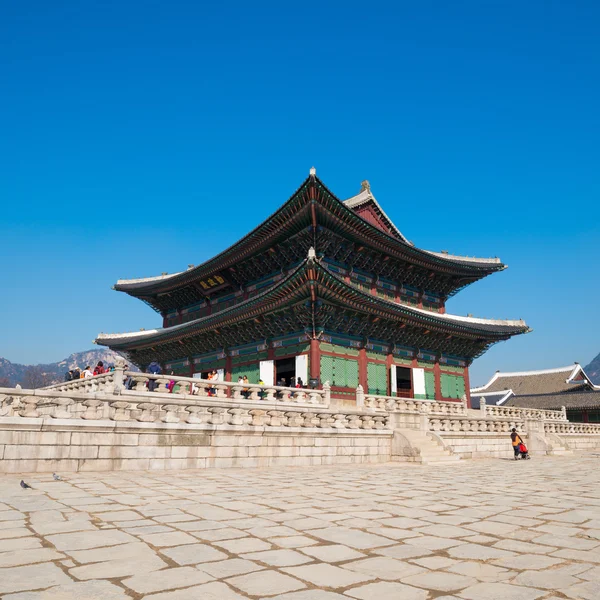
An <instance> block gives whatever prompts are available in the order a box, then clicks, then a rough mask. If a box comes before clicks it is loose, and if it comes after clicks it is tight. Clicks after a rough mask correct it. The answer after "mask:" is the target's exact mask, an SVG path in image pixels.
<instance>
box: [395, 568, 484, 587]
mask: <svg viewBox="0 0 600 600" xmlns="http://www.w3.org/2000/svg"><path fill="white" fill-rule="evenodd" d="M402 583H406V584H408V585H412V586H415V587H421V588H425V589H428V590H437V591H440V592H454V591H457V590H462V589H464V588H466V587H469V586H471V585H474V584H476V583H477V580H476V579H473V577H466V576H465V575H457V574H455V573H443V572H441V571H433V572H428V573H420V574H418V575H411V576H409V577H403V578H402Z"/></svg>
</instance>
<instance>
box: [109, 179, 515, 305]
mask: <svg viewBox="0 0 600 600" xmlns="http://www.w3.org/2000/svg"><path fill="white" fill-rule="evenodd" d="M311 182H314V183H318V184H319V185H320V186H322V188H323V189H324V190H325V191H326V192H327V194H329V195H330V196H331V197H332V198H333V199H334V200H336V201H337V202H339V205H340V206H342V207H343V208H344V209H346V210H347V211H348V212H349V213H350V214H351V215H352V216H353V218H355V219H359V220H360V222H361V224H362V225H363V226H364V227H366V228H367V229H368V230H369V233H370V235H375V236H385V237H384V238H383V239H385V241H386V244H388V247H389V249H390V250H393V248H394V247H396V246H397V247H398V251H400V252H401V253H406V252H408V255H409V256H410V255H412V256H414V257H416V258H418V259H420V260H421V261H424V262H425V263H429V264H430V266H431V268H432V270H435V269H436V264H437V269H440V268H441V270H443V269H444V268H447V267H448V266H450V267H454V268H455V269H457V270H458V271H459V272H460V273H461V274H462V275H464V276H465V277H469V276H471V277H474V278H477V279H479V278H481V277H485V276H486V275H488V274H490V273H493V272H496V271H501V270H503V269H504V268H506V266H505V265H503V264H502V262H501V261H500V259H496V258H494V259H474V258H470V257H461V256H455V255H446V254H444V253H441V252H440V253H437V252H431V251H428V250H422V249H420V248H417V247H416V246H414V245H413V244H411V243H410V242H409V241H408V240H407V239H406V238H405V237H404V236H403V235H402V234H401V233H400V232H399V231H398V230H397V228H396V227H395V225H394V224H393V223H392V222H391V221H390V220H389V218H388V217H387V215H385V213H384V212H383V209H381V207H380V206H379V204H378V203H377V206H378V207H379V210H381V212H382V214H383V215H384V216H385V218H386V219H387V220H388V221H389V223H390V225H391V227H393V228H394V230H396V231H397V232H398V235H399V237H396V236H394V235H391V234H388V233H386V232H385V231H382V230H381V229H379V228H377V227H375V226H374V225H372V224H371V223H369V222H368V221H366V220H365V219H363V218H362V217H360V215H358V214H356V213H355V212H354V211H353V210H352V207H351V206H350V205H349V204H347V203H348V202H349V201H352V200H353V198H358V196H355V197H353V198H349V199H348V200H346V201H342V200H340V199H339V198H338V197H337V196H335V194H333V192H331V190H329V188H328V187H327V186H326V185H325V184H324V183H323V182H322V181H321V180H320V179H319V178H318V177H316V175H310V176H309V177H308V178H307V179H305V180H304V182H303V183H302V185H300V187H299V188H298V189H297V190H296V191H295V192H294V193H293V194H292V196H291V197H290V198H289V199H288V200H287V201H286V202H285V203H284V204H283V205H282V206H281V207H279V208H278V209H277V210H276V211H275V212H274V213H272V214H271V215H270V216H269V217H268V218H267V219H265V220H264V221H263V222H262V223H260V224H259V225H258V226H256V227H255V228H254V229H253V230H252V231H251V232H250V233H248V234H247V235H245V236H244V237H243V238H241V239H240V240H238V241H237V242H236V243H235V244H232V245H231V246H229V247H228V248H226V249H225V250H223V251H222V252H220V253H219V254H217V255H216V256H214V257H213V258H211V259H209V260H208V261H206V262H204V263H202V264H201V265H198V266H196V267H193V268H190V269H187V270H186V271H181V272H179V273H176V274H173V275H166V276H158V277H147V278H138V279H129V280H127V279H121V280H119V281H118V282H117V283H116V284H115V285H114V286H113V287H114V289H115V290H117V291H122V292H126V293H129V294H131V295H133V296H142V297H143V296H145V295H152V294H154V293H160V292H161V291H164V290H170V289H173V288H174V287H178V286H180V285H187V284H188V283H189V282H191V281H193V280H196V279H201V278H203V277H207V276H211V275H213V274H214V273H217V272H218V271H220V270H223V269H225V268H227V267H229V266H231V265H234V264H235V263H236V262H237V261H238V256H239V253H240V252H242V251H243V250H244V248H245V247H246V246H248V245H251V244H252V242H253V241H254V240H255V239H259V238H260V236H261V234H264V233H265V230H266V229H267V226H268V225H269V223H270V222H271V221H272V220H273V219H275V218H276V217H277V216H279V215H280V214H281V213H282V212H283V211H284V210H285V209H287V208H288V207H289V206H290V204H291V203H292V202H293V201H294V199H296V197H297V196H298V194H299V193H300V192H301V191H302V190H303V189H304V188H305V187H306V186H307V185H309V184H310V183H311ZM359 196H360V194H359ZM371 197H372V195H371ZM373 200H375V199H374V197H373ZM375 202H376V200H375ZM267 237H268V236H267ZM228 260H229V262H228ZM407 260H408V259H407ZM229 263H231V264H229ZM465 269H474V271H465Z"/></svg>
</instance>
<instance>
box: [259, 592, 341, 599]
mask: <svg viewBox="0 0 600 600" xmlns="http://www.w3.org/2000/svg"><path fill="white" fill-rule="evenodd" d="M269 600H348V596H343V595H342V594H338V593H337V592H329V591H326V590H302V591H301V592H290V593H289V594H281V595H279V596H272V597H271V598H269Z"/></svg>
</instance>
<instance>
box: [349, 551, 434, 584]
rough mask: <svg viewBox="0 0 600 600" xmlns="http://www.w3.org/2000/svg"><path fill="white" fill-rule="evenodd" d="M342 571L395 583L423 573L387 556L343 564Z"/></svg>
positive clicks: (418, 568)
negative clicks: (345, 570)
mask: <svg viewBox="0 0 600 600" xmlns="http://www.w3.org/2000/svg"><path fill="white" fill-rule="evenodd" d="M343 568H344V569H350V570H351V571H357V572H359V573H364V574H365V575H371V576H373V578H374V579H383V580H389V581H397V580H400V579H403V578H404V577H408V576H410V575H417V574H419V573H423V572H425V569H423V568H422V567H418V566H417V565H411V564H410V563H407V562H404V561H401V560H397V559H395V558H389V557H387V556H376V557H373V558H365V559H363V560H355V561H353V562H349V563H345V564H344V565H343Z"/></svg>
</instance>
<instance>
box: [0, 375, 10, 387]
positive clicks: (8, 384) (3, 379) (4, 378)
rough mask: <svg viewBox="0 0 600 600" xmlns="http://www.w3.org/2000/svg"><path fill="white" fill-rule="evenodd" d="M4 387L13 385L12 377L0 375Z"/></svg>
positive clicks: (1, 385) (0, 381) (0, 384)
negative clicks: (11, 382)
mask: <svg viewBox="0 0 600 600" xmlns="http://www.w3.org/2000/svg"><path fill="white" fill-rule="evenodd" d="M3 387H12V385H11V384H10V379H9V378H8V377H0V388H3Z"/></svg>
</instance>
